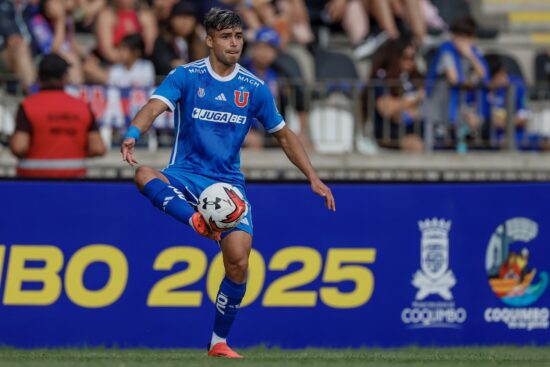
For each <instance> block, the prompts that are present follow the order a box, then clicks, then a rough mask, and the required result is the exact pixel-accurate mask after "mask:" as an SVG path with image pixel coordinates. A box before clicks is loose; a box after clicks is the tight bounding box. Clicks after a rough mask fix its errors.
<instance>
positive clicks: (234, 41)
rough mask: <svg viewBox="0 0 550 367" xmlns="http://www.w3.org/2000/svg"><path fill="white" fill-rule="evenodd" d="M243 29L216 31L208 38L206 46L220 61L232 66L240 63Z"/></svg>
mask: <svg viewBox="0 0 550 367" xmlns="http://www.w3.org/2000/svg"><path fill="white" fill-rule="evenodd" d="M243 44H244V39H243V30H242V28H229V29H222V30H221V31H215V32H213V33H212V34H210V35H208V36H207V37H206V45H207V46H208V48H209V49H210V50H211V51H212V52H213V53H214V56H215V57H216V59H218V61H220V62H222V63H223V64H225V65H232V64H235V63H236V62H237V61H239V58H240V57H241V53H242V51H243Z"/></svg>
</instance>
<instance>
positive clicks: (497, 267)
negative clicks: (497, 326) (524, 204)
mask: <svg viewBox="0 0 550 367" xmlns="http://www.w3.org/2000/svg"><path fill="white" fill-rule="evenodd" d="M538 233H539V225H538V223H537V222H535V221H534V220H532V219H530V218H525V217H515V218H510V219H508V220H507V221H506V222H504V223H502V224H501V225H499V226H498V227H497V228H496V229H495V231H494V233H493V235H492V236H491V239H490V240H489V243H488V244H487V252H486V255H485V271H486V272H487V277H488V280H489V286H490V287H491V290H492V291H493V293H494V294H495V295H496V296H497V297H498V299H499V300H500V301H501V302H502V303H504V305H505V307H489V308H486V309H485V312H484V314H483V316H484V319H485V322H488V323H503V324H505V325H506V326H507V327H508V329H515V330H534V329H548V328H549V327H550V322H549V321H550V317H549V316H550V310H549V309H548V307H529V306H531V305H533V304H534V303H536V302H537V301H538V300H539V299H540V297H541V296H542V295H543V294H544V293H545V291H546V288H547V287H548V280H549V279H548V278H549V276H548V272H547V271H545V270H544V269H540V267H539V268H538V269H537V268H536V267H535V266H533V265H534V264H537V263H538V264H537V265H539V266H540V262H541V261H540V259H539V258H537V256H536V251H533V252H534V254H531V253H530V251H529V250H528V249H527V246H529V245H532V243H533V242H535V239H536V238H537V236H538ZM518 242H519V243H521V244H519V243H518ZM541 306H544V305H541Z"/></svg>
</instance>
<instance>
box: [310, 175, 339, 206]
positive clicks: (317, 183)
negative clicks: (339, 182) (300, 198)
mask: <svg viewBox="0 0 550 367" xmlns="http://www.w3.org/2000/svg"><path fill="white" fill-rule="evenodd" d="M311 190H313V192H314V193H316V194H317V195H319V196H322V197H324V198H325V205H326V206H327V209H328V210H331V211H333V212H335V211H336V203H335V202H334V196H332V191H330V189H329V188H328V186H327V185H325V184H324V183H323V181H321V180H319V179H315V180H312V181H311Z"/></svg>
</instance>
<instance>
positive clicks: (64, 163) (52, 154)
mask: <svg viewBox="0 0 550 367" xmlns="http://www.w3.org/2000/svg"><path fill="white" fill-rule="evenodd" d="M68 68H69V64H68V63H67V62H66V61H65V60H64V59H63V58H62V57H61V56H59V55H57V54H48V55H46V56H44V58H43V59H42V61H41V62H40V65H39V73H38V77H39V80H40V87H41V90H40V92H38V93H36V94H34V95H32V96H29V97H27V98H25V99H24V100H23V101H22V102H21V105H20V106H19V110H18V112H17V121H16V127H15V133H14V134H13V135H12V137H11V139H10V149H11V151H12V153H13V154H14V155H15V156H17V157H18V158H19V159H20V160H19V165H18V168H17V175H18V176H21V177H48V178H75V177H82V176H84V175H85V174H86V169H85V166H84V158H85V157H95V156H101V155H103V154H105V145H104V144H103V141H102V140H101V136H100V135H99V132H98V128H97V125H96V123H95V121H94V116H93V114H92V111H91V110H90V108H89V107H88V106H87V105H86V104H85V103H84V102H82V101H80V100H79V99H77V98H74V97H72V96H70V95H68V94H67V93H65V92H64V91H63V87H64V84H65V82H66V80H67V72H68Z"/></svg>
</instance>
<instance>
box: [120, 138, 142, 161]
mask: <svg viewBox="0 0 550 367" xmlns="http://www.w3.org/2000/svg"><path fill="white" fill-rule="evenodd" d="M135 146H136V139H134V138H127V139H124V141H123V142H122V146H121V147H120V153H122V160H123V161H124V162H128V164H129V165H130V166H135V165H136V164H138V161H136V159H135V158H134V148H135Z"/></svg>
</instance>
